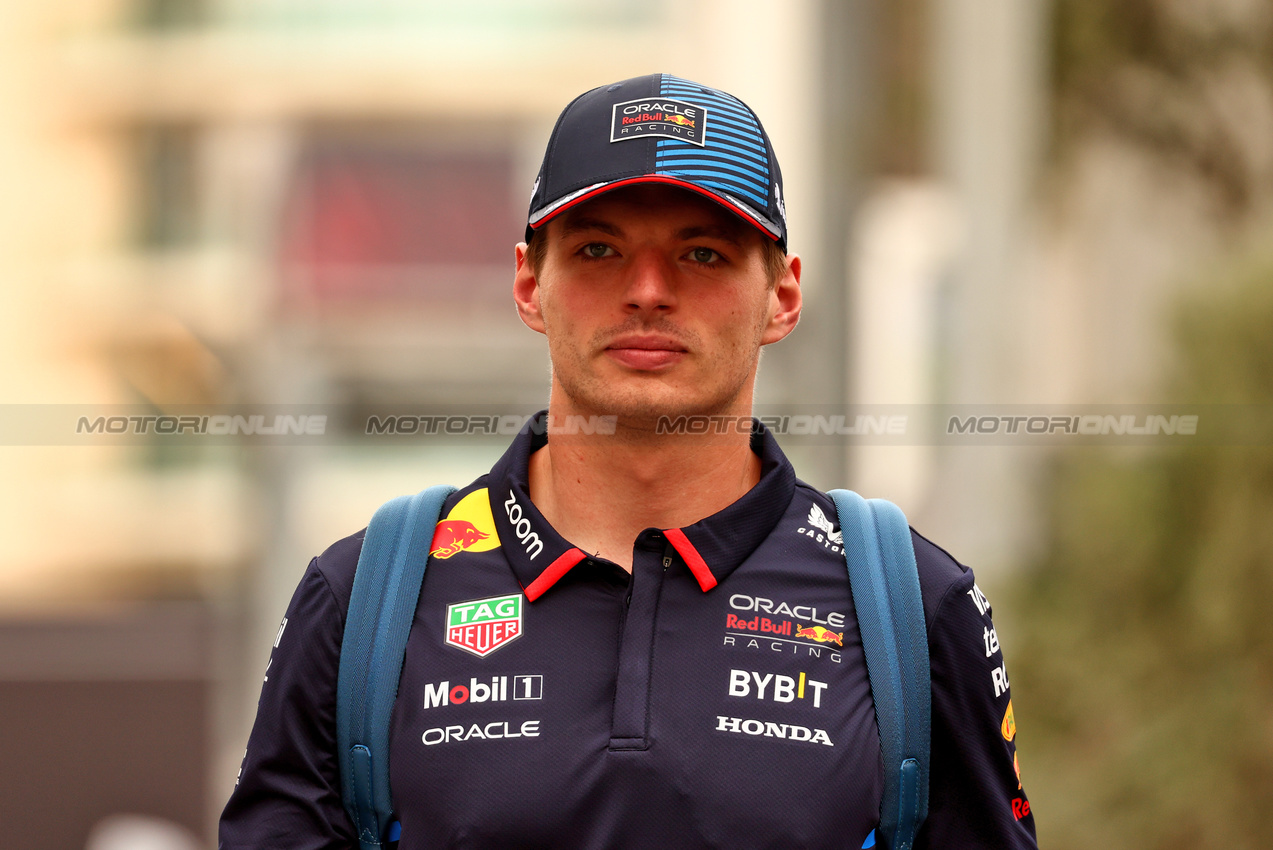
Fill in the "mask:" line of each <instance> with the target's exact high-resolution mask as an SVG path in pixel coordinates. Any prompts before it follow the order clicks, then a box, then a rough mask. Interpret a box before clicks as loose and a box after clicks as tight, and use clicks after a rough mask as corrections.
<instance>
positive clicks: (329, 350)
mask: <svg viewBox="0 0 1273 850" xmlns="http://www.w3.org/2000/svg"><path fill="white" fill-rule="evenodd" d="M773 11H774V9H773V7H772V4H769V3H763V2H753V0H746V1H745V2H726V0H693V2H679V3H675V4H674V3H672V2H670V0H661V2H660V0H610V2H606V3H597V2H595V1H594V0H472V2H465V3H453V2H440V1H439V0H425V2H419V1H417V2H402V0H374V2H368V0H359V2H353V0H322V2H315V0H136V2H125V0H57V2H50V3H44V4H6V6H5V9H4V10H3V11H2V12H0V57H2V58H0V81H3V82H0V186H3V187H4V194H5V195H6V196H7V197H5V198H4V199H2V200H0V276H3V278H4V279H5V281H6V286H4V287H2V288H0V330H2V331H3V333H0V337H2V339H0V348H3V350H4V352H5V355H6V359H5V362H6V363H7V364H8V366H7V368H6V369H5V371H4V374H3V376H0V395H2V397H3V400H4V401H6V402H11V403H15V404H16V403H22V404H24V405H32V407H30V408H22V409H21V410H19V409H18V408H10V413H11V415H12V416H36V417H37V418H38V416H39V411H40V410H43V409H44V408H38V407H35V405H73V406H83V407H84V408H85V409H86V410H93V409H97V408H98V407H100V406H102V405H131V406H132V407H130V408H128V410H130V411H132V412H137V411H143V412H152V413H154V414H156V415H158V414H162V413H174V414H175V413H178V412H180V411H181V410H182V409H183V408H182V406H183V405H243V404H258V405H282V404H291V403H305V404H317V405H323V406H324V408H325V409H326V410H328V411H330V416H331V417H332V418H338V417H340V416H342V415H349V416H353V415H355V414H354V413H350V411H355V412H356V411H360V410H363V409H365V408H366V407H367V406H375V405H394V404H414V403H421V402H431V403H440V402H446V403H464V404H499V405H505V406H520V407H527V408H529V409H530V410H533V409H534V408H535V405H537V404H541V403H542V401H543V399H544V398H545V396H546V389H547V386H548V366H547V358H546V352H545V349H544V347H543V344H542V342H541V340H540V339H539V338H538V337H537V336H536V335H535V334H533V333H531V332H529V331H527V330H526V329H525V328H524V327H522V326H521V324H520V322H519V321H518V319H517V318H516V315H515V312H514V310H513V308H512V305H511V303H510V300H509V297H508V284H509V281H510V278H511V275H510V272H511V267H512V245H513V243H515V242H517V241H519V239H520V238H521V232H522V227H523V224H524V220H525V219H524V216H525V207H526V204H527V201H528V199H529V195H530V187H531V183H532V181H533V178H534V175H535V171H536V169H537V167H538V159H539V157H540V156H541V154H542V149H543V145H544V142H545V141H546V139H547V136H548V133H549V131H550V130H551V126H552V122H553V121H554V120H555V118H556V114H557V112H558V111H559V110H560V108H561V107H562V105H563V104H565V103H566V102H567V101H568V100H569V99H570V98H572V97H574V96H575V95H576V94H578V93H579V91H581V90H583V89H584V88H586V87H588V86H591V85H595V84H598V83H603V82H608V81H613V80H617V79H623V78H626V77H630V76H635V75H639V74H644V73H649V72H650V71H652V70H669V71H673V72H675V73H677V74H679V75H682V76H685V77H689V78H698V79H703V80H705V81H710V82H711V83H712V84H714V85H718V86H721V87H723V88H726V89H728V90H730V91H732V92H734V93H736V94H738V95H739V96H741V97H742V98H744V99H745V100H747V101H748V102H749V103H750V104H751V105H752V106H753V107H754V108H755V109H756V110H757V111H758V112H759V113H760V114H761V115H763V116H764V117H765V120H766V126H767V129H768V130H769V132H770V135H771V137H772V138H773V140H774V143H775V146H776V147H777V149H778V150H780V151H781V152H782V161H783V164H784V177H785V182H786V186H787V195H788V198H789V199H790V203H791V206H792V222H791V227H792V233H793V234H794V238H793V247H794V248H796V249H797V250H800V251H801V252H802V253H804V254H806V255H813V256H817V255H818V254H819V253H820V252H822V240H823V239H824V236H825V234H824V233H823V232H822V229H821V227H820V222H821V220H822V216H821V215H820V213H819V210H820V209H821V206H822V204H823V203H824V199H823V191H824V185H825V184H824V181H823V180H821V179H820V174H819V163H820V162H821V157H822V154H821V148H822V145H823V138H822V136H821V133H822V128H823V114H824V112H825V109H824V107H823V104H821V103H820V98H819V87H818V85H817V80H818V75H819V64H818V63H819V62H820V61H821V58H820V57H821V56H822V52H821V43H822V42H821V40H820V32H819V20H820V16H821V15H822V10H821V7H820V4H818V3H816V2H813V0H801V2H794V3H784V4H783V8H782V14H781V15H775V14H773ZM807 288H808V291H809V292H810V293H811V294H812V293H814V292H817V291H819V290H822V291H827V292H829V293H830V297H831V298H833V299H834V298H836V297H839V296H838V293H839V292H840V291H841V290H842V286H841V285H840V284H838V283H834V282H832V283H829V282H828V276H826V275H823V276H821V277H820V276H819V275H817V274H813V275H811V276H810V279H809V280H808V281H807ZM832 303H836V302H834V301H833V302H832ZM842 310H843V307H842V301H841V306H839V307H837V308H836V309H835V310H834V311H832V312H831V314H830V316H829V317H828V318H829V319H830V320H831V321H830V324H833V325H834V324H839V323H838V322H837V321H835V319H834V317H835V316H837V315H842ZM810 324H812V325H817V324H819V323H818V322H816V321H814V322H810ZM815 341H816V337H814V336H813V335H812V334H811V335H810V338H809V340H808V341H807V342H806V343H805V349H804V350H805V352H808V351H812V350H815V349H816V346H815V345H814V342H815ZM807 359H809V358H807V357H803V356H800V352H798V351H796V352H793V353H790V354H783V355H777V356H775V357H773V358H770V359H769V360H767V370H768V374H767V379H766V380H767V382H768V383H767V386H768V387H769V388H770V389H769V390H767V391H768V392H769V396H768V398H769V399H770V400H775V401H781V400H783V393H782V390H781V388H782V387H784V386H788V385H790V382H788V381H786V380H785V379H784V377H783V374H784V372H787V371H790V372H792V373H795V374H797V375H798V376H799V379H800V381H804V382H806V384H805V385H806V386H810V385H811V386H815V387H831V388H832V389H831V398H830V399H829V400H830V401H833V402H834V401H840V400H842V396H843V392H842V390H840V389H839V388H840V387H842V386H843V380H842V372H843V369H842V366H841V365H839V364H840V363H841V358H835V359H833V360H832V361H830V364H829V365H814V366H813V367H809V366H807V365H804V364H803V363H802V361H804V360H807ZM770 363H772V365H770ZM774 388H778V389H777V390H775V389H774ZM820 400H822V399H820ZM15 411H17V412H15ZM68 442H71V443H73V441H68V440H67V439H66V438H65V435H50V437H49V440H48V444H40V443H41V440H39V439H34V440H30V441H28V443H29V444H27V445H9V446H6V447H4V448H3V449H0V464H2V465H3V468H4V477H5V480H6V481H7V482H8V486H7V487H6V488H5V491H4V495H3V500H4V504H3V508H4V509H3V511H2V512H0V528H3V531H4V534H5V536H6V539H7V541H8V543H9V545H8V546H6V549H5V552H4V554H3V555H2V556H0V608H2V609H3V610H2V611H0V614H2V615H3V618H4V619H3V621H2V623H3V625H2V626H0V656H3V657H4V658H5V661H4V663H2V664H0V689H3V690H4V692H5V696H4V699H3V700H2V702H3V705H4V706H5V716H4V717H3V718H0V720H3V725H4V728H5V732H4V735H5V736H6V740H8V741H9V742H10V744H11V746H9V747H6V751H7V752H9V753H11V754H13V753H17V752H19V751H21V749H22V748H21V747H19V746H17V742H18V741H21V740H23V739H28V740H30V741H31V742H32V745H33V746H35V748H36V750H35V752H36V753H37V756H38V757H37V758H36V760H35V767H34V768H31V766H30V765H28V764H26V762H25V760H23V762H22V763H21V764H19V763H18V762H16V761H11V759H12V758H17V757H16V756H6V757H5V763H4V767H5V770H4V773H5V774H6V776H8V777H10V779H9V780H6V789H5V794H4V795H2V796H3V799H4V802H3V803H0V823H4V824H5V826H4V827H0V830H3V833H4V844H5V846H6V847H14V848H19V847H27V846H29V847H42V848H45V847H57V848H68V850H70V848H76V849H77V850H78V848H80V847H83V846H85V842H86V841H88V840H89V838H88V836H89V835H90V833H91V834H92V835H93V836H97V838H95V839H94V840H105V839H101V838H100V836H102V835H105V834H107V833H109V834H111V835H114V834H115V833H116V832H118V830H115V831H114V832H112V831H111V830H114V829H115V828H114V827H113V826H110V825H112V824H117V823H119V821H115V820H109V819H110V818H112V817H113V816H117V815H123V816H133V815H136V816H142V817H158V818H162V819H164V820H165V821H169V822H171V823H173V824H176V825H177V826H176V827H174V829H184V830H187V831H188V832H190V833H193V834H196V835H200V836H204V837H208V836H210V835H211V831H212V826H213V823H214V820H215V817H216V814H217V813H218V812H219V809H220V806H221V805H222V804H223V803H224V800H225V798H226V796H228V794H229V791H230V788H231V787H232V784H233V780H234V776H235V773H236V771H237V769H238V762H239V759H240V758H241V756H242V751H243V743H244V741H245V739H246V733H247V724H248V723H249V722H250V719H251V716H252V712H253V710H254V707H255V694H256V691H257V689H258V688H259V683H260V678H259V677H260V675H261V671H262V670H263V669H264V666H265V661H266V658H267V657H268V649H269V646H270V643H271V642H272V640H273V636H274V632H275V630H276V628H277V623H278V619H279V617H280V616H281V614H282V612H283V610H284V608H285V606H286V603H287V599H288V597H289V595H290V593H291V589H292V587H293V586H294V584H295V581H296V579H297V578H298V577H299V575H300V573H301V572H302V570H303V569H304V567H305V565H306V563H307V562H308V560H309V558H310V557H311V556H312V555H314V554H316V553H318V552H319V551H321V550H322V549H323V548H325V547H326V546H327V545H328V544H330V543H331V542H333V541H335V540H336V539H338V538H340V537H342V536H344V535H347V534H349V533H352V532H353V531H356V530H357V529H359V528H361V527H362V526H363V525H365V524H366V521H367V519H368V518H369V517H370V515H371V513H372V511H373V510H374V508H375V507H376V506H377V505H379V504H380V503H382V502H383V501H384V500H386V499H387V498H390V497H392V496H394V495H399V494H401V493H405V492H413V491H416V490H419V489H421V488H422V487H424V486H426V485H429V484H433V483H438V482H441V481H449V482H456V483H461V482H464V481H467V480H470V479H471V478H473V477H475V476H476V475H477V474H479V473H480V472H482V471H485V469H486V468H487V467H488V466H489V465H490V463H491V462H492V461H493V460H494V458H495V457H497V456H498V454H499V453H500V452H501V451H502V449H501V448H500V447H498V446H483V445H474V446H461V447H459V448H454V447H452V448H443V447H439V446H434V447H431V446H430V445H429V444H428V443H423V442H422V443H417V444H415V445H411V444H406V445H392V446H389V447H385V446H383V445H381V446H372V447H367V446H360V445H356V444H342V443H341V442H340V441H337V440H329V441H316V443H315V444H313V445H306V446H287V447H276V448H271V447H268V446H266V447H261V446H243V447H236V446H224V445H221V446H213V445H209V446H200V445H189V444H186V445H170V444H165V443H164V442H163V441H159V440H156V441H154V442H151V443H143V444H140V445H117V446H103V445H100V444H99V445H73V444H68ZM833 455H834V456H835V457H836V458H838V460H837V461H836V462H837V463H838V464H839V465H840V466H841V467H842V465H843V458H844V452H843V450H835V449H833ZM32 771H33V772H32ZM20 773H21V774H22V775H23V776H24V777H26V778H25V779H24V780H22V781H14V780H16V779H17V777H18V775H19V774H20ZM71 777H74V781H71ZM35 813H38V815H39V816H38V817H37V818H36V819H37V820H39V821H40V822H41V823H42V824H46V826H43V827H42V831H41V832H39V833H38V834H30V833H29V831H26V830H22V831H19V830H15V829H14V828H13V827H14V826H15V825H18V824H23V823H29V822H30V820H31V819H32V817H35ZM128 823H132V821H128ZM103 824H106V825H107V826H110V829H107V826H103ZM103 830H106V832H103ZM23 832H26V834H25V835H24V834H21V833H23ZM112 840H113V839H112Z"/></svg>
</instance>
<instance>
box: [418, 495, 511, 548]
mask: <svg viewBox="0 0 1273 850" xmlns="http://www.w3.org/2000/svg"><path fill="white" fill-rule="evenodd" d="M499 545H500V544H499V534H497V533H496V531H495V518H494V517H493V516H492V515H491V499H490V495H489V494H488V493H487V491H486V488H485V487H483V488H482V489H481V490H474V491H473V492H472V493H469V494H468V495H467V496H465V497H464V498H463V499H460V501H458V502H456V504H455V507H454V508H451V512H450V513H449V514H447V515H446V518H445V519H443V520H442V521H441V522H439V523H438V524H437V525H436V526H435V527H434V531H433V543H432V544H430V545H429V554H430V555H431V556H433V557H434V558H449V557H451V556H452V555H458V554H459V553H460V552H487V551H490V550H491V549H497V548H499Z"/></svg>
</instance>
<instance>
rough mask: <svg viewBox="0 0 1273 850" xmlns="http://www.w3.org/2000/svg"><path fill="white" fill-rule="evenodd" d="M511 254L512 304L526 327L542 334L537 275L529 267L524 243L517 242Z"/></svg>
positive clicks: (542, 322)
mask: <svg viewBox="0 0 1273 850" xmlns="http://www.w3.org/2000/svg"><path fill="white" fill-rule="evenodd" d="M541 238H542V237H541ZM513 252H514V254H515V257H516V261H517V270H516V271H515V272H514V273H513V303H515V304H516V305H517V315H518V316H519V317H521V320H522V322H523V323H524V324H525V325H526V327H528V328H530V329H531V330H532V331H539V332H540V333H543V332H544V316H543V314H542V313H541V312H540V311H539V275H537V274H536V273H535V270H534V269H532V268H531V267H530V258H529V252H528V250H527V248H526V243H525V242H518V243H517V245H516V247H514V248H513Z"/></svg>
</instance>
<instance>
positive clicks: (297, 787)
mask: <svg viewBox="0 0 1273 850" xmlns="http://www.w3.org/2000/svg"><path fill="white" fill-rule="evenodd" d="M527 237H528V244H521V245H518V246H517V249H516V272H515V274H514V281H513V297H514V300H515V302H516V305H517V310H518V313H519V315H520V316H521V318H522V320H523V321H524V322H525V323H526V324H527V325H528V326H529V327H530V328H532V329H533V330H536V331H538V332H540V333H543V334H544V335H545V336H546V337H547V341H548V348H549V353H550V356H551V360H552V367H553V369H552V384H551V392H550V396H549V408H548V417H549V420H548V421H551V422H555V423H562V422H567V421H570V420H569V419H568V417H583V419H582V420H575V421H584V422H588V421H592V422H596V421H601V420H597V419H591V420H590V419H589V417H612V419H609V420H606V421H610V422H613V423H614V428H613V429H588V428H584V429H581V432H580V433H575V434H571V435H566V434H559V433H553V432H552V431H550V430H547V429H545V428H543V427H537V426H542V424H543V422H544V419H543V418H542V417H540V418H539V419H538V420H537V421H536V426H532V427H528V428H527V429H526V430H524V431H523V432H522V434H521V435H519V436H518V437H517V438H516V439H515V440H514V442H513V445H512V446H511V447H510V448H509V450H508V452H507V453H506V454H505V455H504V457H503V458H502V459H501V460H500V461H499V462H498V463H497V464H496V465H495V467H494V468H493V469H492V470H491V472H490V473H489V474H488V475H486V476H483V477H482V478H480V479H478V480H477V481H476V482H474V483H473V484H471V485H469V486H468V487H466V488H464V489H462V490H460V491H459V492H457V493H455V494H454V495H453V496H452V497H451V498H450V499H449V500H448V501H447V503H446V505H445V507H444V509H443V520H442V522H441V523H439V525H438V528H437V533H436V534H435V537H434V540H433V547H432V557H431V559H430V562H429V567H428V571H427V573H426V575H425V580H424V584H423V588H422V591H421V594H420V601H419V604H418V607H417V609H416V615H415V621H414V624H413V626H412V631H411V634H410V639H409V642H408V645H407V650H406V658H405V663H404V666H403V671H402V678H401V682H400V686H399V690H398V699H397V701H396V703H395V707H394V715H393V721H392V730H391V741H390V752H391V764H390V770H391V777H392V784H393V795H394V801H395V803H396V806H397V812H396V814H397V816H398V818H399V819H400V821H401V827H402V838H401V845H400V846H401V847H402V849H403V850H413V848H436V847H453V846H454V847H492V848H493V847H563V848H567V847H568V848H576V847H577V848H585V847H587V848H594V847H595V848H655V847H658V848H664V847H676V848H682V847H684V848H697V847H718V846H729V847H738V848H746V847H784V848H787V847H817V848H829V847H844V848H855V850H856V848H858V847H863V846H872V843H873V831H874V829H875V826H876V824H877V822H878V820H879V815H880V799H881V789H882V785H883V782H882V765H881V755H880V741H879V733H878V730H877V728H876V723H875V714H874V706H873V703H872V700H871V690H870V684H869V680H868V678H867V671H866V665H865V660H864V655H863V651H862V646H861V641H860V637H859V631H858V626H857V620H856V618H855V615H854V608H853V603H852V597H851V593H850V588H849V584H848V581H847V577H846V571H845V563H844V556H843V554H842V553H841V551H840V545H839V533H838V532H835V531H834V530H833V526H832V523H833V522H834V518H835V516H836V513H835V507H834V505H833V504H832V502H831V500H830V499H829V498H828V497H827V496H826V495H825V494H823V493H821V492H818V491H816V490H814V489H813V488H811V487H809V486H808V485H806V484H803V483H801V482H799V481H797V480H796V477H795V473H794V471H793V469H792V467H791V465H790V464H789V463H788V462H787V460H786V458H785V457H784V456H783V454H782V452H781V451H780V450H779V448H778V446H777V444H776V442H775V441H774V439H773V437H772V436H771V435H770V434H769V433H768V432H767V431H765V430H764V429H763V428H760V427H759V426H757V427H756V428H755V430H754V431H752V430H751V429H748V428H742V429H727V430H728V431H729V433H727V434H723V435H720V434H716V433H712V434H710V435H696V434H690V433H667V431H668V430H669V429H667V428H660V421H661V420H662V421H663V422H664V423H666V422H667V421H669V420H675V419H676V418H677V417H681V416H713V417H717V416H719V417H726V419H725V420H716V421H736V418H737V417H742V418H743V419H744V421H745V420H746V417H748V416H749V415H750V412H751V406H752V391H753V386H754V383H755V378H756V370H757V365H758V363H759V353H760V349H761V347H762V346H763V345H767V344H770V343H773V342H777V341H778V340H780V339H782V338H783V337H785V336H786V335H787V334H788V333H790V332H791V330H792V329H793V328H794V327H795V325H796V322H797V319H798V318H799V314H800V309H801V296H800V285H799V284H800V273H801V266H800V260H799V259H798V258H797V257H795V256H788V255H786V254H785V248H786V222H785V212H784V210H783V205H782V196H781V176H780V174H779V171H778V165H777V161H776V160H775V158H774V156H773V152H772V149H771V147H770V145H769V142H768V139H767V137H766V136H765V133H764V131H763V129H762V128H761V125H760V122H759V121H758V119H756V117H755V115H754V114H753V113H752V112H751V110H750V109H748V108H747V107H746V106H745V105H743V104H742V103H741V102H740V101H738V100H737V99H736V98H733V97H732V96H730V95H727V94H725V93H723V92H719V91H716V90H713V89H709V88H706V87H703V86H699V85H698V84H695V83H690V82H687V81H685V80H680V79H678V78H675V77H671V76H668V75H652V76H649V77H639V78H635V79H631V80H626V81H624V82H622V83H616V84H614V85H612V86H606V87H601V88H597V89H593V90H592V91H590V92H588V93H586V94H584V95H582V96H581V97H579V98H577V99H576V100H575V101H574V102H573V103H571V104H570V105H569V106H568V107H567V108H566V110H565V112H563V114H562V116H561V118H560V119H559V121H558V124H557V127H556V128H555V129H554V131H553V135H552V138H551V139H550V141H549V143H548V150H547V153H546V155H545V158H544V164H543V166H542V168H541V170H540V175H539V178H538V180H537V181H536V187H535V191H534V196H533V198H532V201H531V211H530V216H529V224H528V229H527ZM605 430H612V431H613V432H612V433H601V432H600V431H605ZM673 430H675V429H673ZM589 431H591V433H589ZM362 537H363V535H362V533H359V534H355V535H353V536H352V537H348V538H345V539H344V540H341V541H339V542H337V543H336V544H334V545H333V546H332V547H331V548H329V549H328V550H327V551H326V552H324V553H323V554H322V555H321V556H319V557H318V558H316V559H314V560H313V561H312V562H311V563H310V566H309V569H308V570H307V571H306V573H305V575H304V577H303V578H302V579H301V583H300V586H299V588H298V589H297V591H296V595H295V597H294V598H293V600H292V603H291V606H290V607H289V609H288V612H287V619H286V621H285V627H284V629H283V630H282V631H281V633H280V637H279V639H278V640H277V641H276V647H275V650H274V656H273V658H272V660H271V663H270V667H269V671H270V672H269V680H268V681H267V682H266V683H265V685H264V687H263V690H262V695H261V701H260V706H259V710H258V716H257V722H256V726H255V728H254V730H253V732H252V737H251V739H250V741H249V744H248V750H247V755H246V757H245V759H244V764H243V768H242V771H241V774H240V779H239V783H238V785H237V788H236V790H235V792H234V795H233V796H232V797H231V799H230V802H229V804H228V805H227V807H226V809H225V813H224V814H223V816H222V821H221V847H222V848H223V850H237V848H249V847H251V848H258V847H289V848H302V847H303V848H349V847H353V846H356V843H357V842H356V841H355V840H354V832H353V828H352V826H351V824H350V820H349V817H348V816H347V815H346V812H345V809H344V808H343V806H342V802H341V794H340V778H339V768H338V763H337V755H336V752H335V750H336V745H335V734H336V733H335V714H336V708H335V694H336V670H337V664H338V660H339V654H340V645H341V636H342V629H343V621H344V616H345V611H346V609H347V607H348V604H349V595H350V588H351V585H352V582H353V575H354V570H355V565H356V563H357V559H358V555H359V552H360V549H361V546H362ZM913 541H914V547H915V554H916V558H917V561H918V567H919V580H920V586H921V591H922V596H923V602H924V611H925V619H926V621H927V627H928V633H929V643H930V658H931V669H932V696H933V701H932V705H933V733H932V774H931V793H930V803H929V814H928V818H927V821H926V822H925V824H924V826H923V829H922V831H921V833H920V836H919V840H918V844H917V846H919V847H925V848H943V850H952V849H953V848H1018V847H1034V846H1035V842H1034V825H1033V819H1032V816H1031V815H1030V811H1029V803H1028V802H1027V801H1026V797H1025V794H1024V792H1023V791H1022V790H1021V786H1020V780H1019V776H1018V773H1017V771H1016V769H1015V762H1016V759H1015V742H1014V738H1015V734H1016V727H1015V723H1014V721H1013V715H1012V708H1011V695H1010V693H1009V691H1008V680H1007V676H1006V674H1005V673H1004V667H1003V657H1002V653H1001V651H1000V649H999V645H998V639H997V637H996V635H995V631H994V628H993V624H992V623H991V621H990V609H989V605H988V603H987V602H986V600H985V597H984V596H982V595H981V592H980V591H979V590H978V589H977V587H976V585H975V584H974V583H973V577H972V574H971V572H969V571H968V570H967V569H966V568H964V567H962V566H960V565H959V564H958V563H956V562H955V561H954V560H953V559H952V558H950V556H948V555H947V554H946V553H945V552H944V551H942V550H941V549H939V548H937V547H936V546H934V545H933V544H932V543H930V542H928V541H927V540H925V539H924V538H923V537H920V536H919V535H918V534H916V535H914V536H913Z"/></svg>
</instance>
